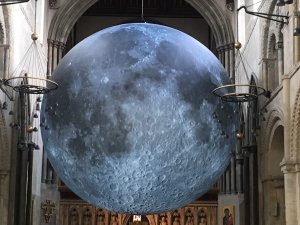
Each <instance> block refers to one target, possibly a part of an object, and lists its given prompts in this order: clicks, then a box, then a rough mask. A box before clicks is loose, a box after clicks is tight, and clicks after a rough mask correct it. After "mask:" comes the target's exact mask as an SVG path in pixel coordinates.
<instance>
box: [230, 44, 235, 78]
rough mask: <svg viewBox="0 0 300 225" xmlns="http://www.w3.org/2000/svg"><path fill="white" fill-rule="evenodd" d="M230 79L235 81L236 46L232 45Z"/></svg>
mask: <svg viewBox="0 0 300 225" xmlns="http://www.w3.org/2000/svg"><path fill="white" fill-rule="evenodd" d="M229 51H230V72H229V75H230V79H231V81H232V83H235V48H234V47H233V46H232V47H231V48H230V49H229Z"/></svg>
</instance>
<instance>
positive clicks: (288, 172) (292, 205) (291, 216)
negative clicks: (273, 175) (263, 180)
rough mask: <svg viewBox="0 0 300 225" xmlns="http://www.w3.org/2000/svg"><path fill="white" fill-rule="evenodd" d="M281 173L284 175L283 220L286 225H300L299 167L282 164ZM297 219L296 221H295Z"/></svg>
mask: <svg viewBox="0 0 300 225" xmlns="http://www.w3.org/2000/svg"><path fill="white" fill-rule="evenodd" d="M281 169H282V172H283V173H284V192H285V193H284V194H285V220H286V225H300V220H299V215H297V211H299V209H298V208H299V195H297V194H299V188H300V187H299V186H297V185H299V180H297V178H299V174H300V165H299V164H298V165H297V164H283V165H282V167H281ZM297 217H298V219H297Z"/></svg>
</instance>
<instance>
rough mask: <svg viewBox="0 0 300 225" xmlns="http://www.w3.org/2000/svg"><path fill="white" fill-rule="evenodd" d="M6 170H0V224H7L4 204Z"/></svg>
mask: <svg viewBox="0 0 300 225" xmlns="http://www.w3.org/2000/svg"><path fill="white" fill-rule="evenodd" d="M7 175H8V172H6V171H1V170H0V224H7V222H8V221H7V213H8V211H7V205H5V195H6V193H5V192H6V190H5V189H6V179H7Z"/></svg>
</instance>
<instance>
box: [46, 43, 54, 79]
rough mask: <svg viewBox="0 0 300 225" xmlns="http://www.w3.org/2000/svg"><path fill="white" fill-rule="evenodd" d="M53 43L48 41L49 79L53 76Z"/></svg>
mask: <svg viewBox="0 0 300 225" xmlns="http://www.w3.org/2000/svg"><path fill="white" fill-rule="evenodd" d="M52 53H53V52H52V41H51V40H50V39H48V60H47V77H50V76H51V74H52Z"/></svg>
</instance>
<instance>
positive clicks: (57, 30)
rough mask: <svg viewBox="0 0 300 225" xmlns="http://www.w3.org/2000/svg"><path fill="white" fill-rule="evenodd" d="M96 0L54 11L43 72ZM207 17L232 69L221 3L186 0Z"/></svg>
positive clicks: (72, 1) (78, 0) (71, 1)
mask: <svg viewBox="0 0 300 225" xmlns="http://www.w3.org/2000/svg"><path fill="white" fill-rule="evenodd" d="M96 2H97V0H85V1H82V0H66V1H65V3H64V4H63V5H62V6H61V7H60V8H59V9H58V11H57V12H56V14H55V15H54V17H53V19H52V21H51V24H50V27H49V33H48V66H47V74H48V75H51V74H52V71H53V69H54V68H55V67H56V65H57V63H58V61H59V60H60V59H61V58H62V53H63V49H64V47H65V43H66V41H67V38H68V36H69V33H70V32H71V30H72V28H73V26H74V25H75V23H76V21H77V20H78V19H79V17H80V16H81V15H82V14H83V13H84V12H85V11H86V10H87V9H88V8H89V7H91V6H92V5H93V4H94V3H96ZM186 2H188V3H189V4H190V5H191V6H192V7H194V8H195V9H196V10H197V11H198V12H199V13H200V14H201V15H202V16H203V17H204V19H205V20H206V21H207V23H208V24H209V26H210V28H211V29H212V32H213V35H214V37H215V40H216V45H217V48H218V51H219V58H220V60H221V62H222V63H223V64H224V66H225V68H226V69H227V71H228V73H229V74H230V75H231V76H233V73H234V66H233V63H234V48H233V43H234V36H233V30H232V27H231V24H230V21H229V19H228V18H227V16H226V15H225V12H224V11H222V3H220V1H217V0H210V1H206V0H186Z"/></svg>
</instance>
